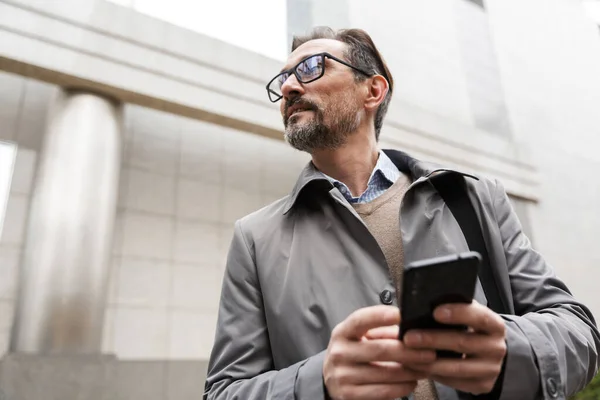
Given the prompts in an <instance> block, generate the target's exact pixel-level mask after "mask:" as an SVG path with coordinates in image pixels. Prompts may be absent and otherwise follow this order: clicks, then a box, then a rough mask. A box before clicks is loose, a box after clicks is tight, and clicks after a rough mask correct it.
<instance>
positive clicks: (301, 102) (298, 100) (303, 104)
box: [284, 97, 318, 121]
mask: <svg viewBox="0 0 600 400" xmlns="http://www.w3.org/2000/svg"><path fill="white" fill-rule="evenodd" d="M296 105H297V106H300V107H302V108H306V109H308V110H318V106H317V105H316V104H315V103H313V102H312V101H310V100H306V99H303V98H301V97H298V98H296V99H292V100H290V101H288V102H287V103H286V104H285V109H284V115H285V119H286V121H287V119H288V118H289V114H288V112H289V111H288V110H289V108H290V107H292V106H296Z"/></svg>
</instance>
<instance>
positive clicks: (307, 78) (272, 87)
mask: <svg viewBox="0 0 600 400" xmlns="http://www.w3.org/2000/svg"><path fill="white" fill-rule="evenodd" d="M325 58H330V59H332V60H334V61H337V62H339V63H340V64H344V65H345V66H347V67H350V68H352V69H353V70H355V71H358V72H360V73H361V74H363V75H366V76H373V74H371V73H368V72H366V71H364V70H362V69H360V68H357V67H355V66H353V65H350V64H348V63H347V62H346V61H343V60H340V59H339V58H337V57H334V56H332V55H331V54H329V53H319V54H314V55H312V56H309V57H306V58H305V59H303V60H302V61H300V62H299V63H298V64H296V66H295V67H293V68H290V69H288V70H287V71H282V72H281V73H280V74H279V75H277V76H276V77H275V78H273V79H271V81H270V82H269V84H268V85H267V94H268V95H269V100H271V101H272V102H273V103H276V102H278V101H279V100H281V98H282V97H283V94H282V92H281V86H283V84H284V82H285V81H286V80H287V79H288V78H289V77H290V75H291V74H294V75H295V76H296V79H298V82H301V83H310V82H313V81H316V80H317V79H319V78H320V77H322V76H323V74H325Z"/></svg>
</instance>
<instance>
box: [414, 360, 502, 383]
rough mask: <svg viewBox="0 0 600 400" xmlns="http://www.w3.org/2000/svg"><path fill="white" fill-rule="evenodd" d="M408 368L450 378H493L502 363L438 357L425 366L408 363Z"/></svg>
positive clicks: (498, 371)
mask: <svg viewBox="0 0 600 400" xmlns="http://www.w3.org/2000/svg"><path fill="white" fill-rule="evenodd" d="M408 368H410V369H414V370H415V371H421V372H424V371H427V372H428V373H429V374H430V375H437V376H441V377H445V378H452V379H492V378H494V379H495V378H496V377H497V376H498V374H499V373H500V369H501V368H502V365H501V364H498V363H495V362H490V361H488V360H484V359H478V358H473V359H468V358H467V359H438V360H436V361H435V362H433V363H431V364H427V365H426V366H421V365H410V366H408Z"/></svg>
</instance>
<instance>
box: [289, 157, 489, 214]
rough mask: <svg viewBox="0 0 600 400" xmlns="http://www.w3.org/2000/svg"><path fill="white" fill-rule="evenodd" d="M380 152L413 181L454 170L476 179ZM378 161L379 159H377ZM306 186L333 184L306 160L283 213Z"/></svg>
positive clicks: (321, 187)
mask: <svg viewBox="0 0 600 400" xmlns="http://www.w3.org/2000/svg"><path fill="white" fill-rule="evenodd" d="M381 154H385V155H386V156H387V158H388V159H389V160H390V161H392V163H393V164H394V165H395V166H396V167H397V169H398V170H400V171H401V172H403V173H406V174H408V175H409V176H410V177H411V180H412V181H413V182H415V181H417V180H418V179H421V178H423V177H428V176H430V175H431V174H433V173H435V172H439V171H447V172H454V173H458V174H461V175H464V176H468V177H471V178H473V179H478V178H477V177H475V176H473V175H470V174H467V173H464V172H461V171H459V170H456V169H448V168H442V167H440V166H438V165H436V164H431V163H427V162H423V161H419V160H417V159H415V158H412V157H411V156H409V155H408V154H406V153H404V152H402V151H398V150H383V151H381ZM378 161H379V160H378ZM308 187H311V188H312V189H314V190H327V191H330V190H331V189H333V188H334V186H333V184H332V183H331V182H330V181H329V180H327V178H325V176H324V175H323V174H322V173H321V172H319V171H318V170H317V169H316V168H315V166H314V164H313V163H312V162H308V163H307V165H306V166H305V167H304V169H303V170H302V172H301V173H300V176H299V177H298V180H297V181H296V185H294V188H293V189H292V192H291V193H290V195H289V196H288V198H287V200H286V202H285V205H284V207H283V213H284V214H287V213H288V212H289V211H290V209H291V208H292V207H293V206H294V204H296V201H297V200H298V197H299V196H300V195H301V193H302V192H304V191H305V190H306V189H307V188H308Z"/></svg>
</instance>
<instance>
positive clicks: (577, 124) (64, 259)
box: [0, 0, 600, 399]
mask: <svg viewBox="0 0 600 400" xmlns="http://www.w3.org/2000/svg"><path fill="white" fill-rule="evenodd" d="M118 3H120V4H116V3H113V2H108V1H102V0H86V1H79V0H61V1H54V2H47V1H44V0H19V1H15V0H0V71H1V72H0V157H2V159H1V160H0V168H1V169H2V170H0V229H1V234H2V236H1V237H0V355H4V356H5V357H9V356H10V355H11V354H14V353H19V352H24V353H28V354H54V353H56V354H66V355H69V354H87V355H89V354H110V355H115V356H116V357H117V359H118V360H120V362H123V363H126V362H128V361H131V362H137V364H135V366H131V364H130V368H131V369H129V370H127V371H128V373H129V374H130V375H131V376H136V374H141V373H143V374H145V375H144V376H154V377H155V379H151V380H150V381H152V382H155V383H154V384H156V385H161V386H160V388H161V389H156V388H151V389H150V388H148V387H142V388H140V387H137V388H129V389H128V390H132V391H134V390H141V391H142V392H136V393H137V394H136V395H135V396H134V395H132V398H140V397H139V396H145V397H144V398H161V399H162V398H169V399H175V398H187V397H186V396H188V397H190V398H192V397H193V396H194V394H196V395H197V393H198V387H199V386H201V385H199V383H198V379H197V376H198V374H202V373H203V372H202V371H201V370H202V368H203V366H204V363H203V361H204V362H205V361H206V360H207V358H208V356H209V353H210V349H211V346H212V342H213V338H214V334H215V331H214V328H215V323H216V315H217V309H218V300H219V292H220V285H221V283H220V282H221V278H222V274H223V269H224V266H225V257H226V254H227V249H228V246H229V241H230V239H231V235H232V228H233V223H234V221H235V220H236V219H238V218H240V217H242V216H244V215H245V214H248V213H250V212H252V211H253V210H256V209H258V208H260V207H262V206H264V205H266V204H269V203H270V202H272V201H274V200H276V199H278V198H280V197H282V196H285V195H286V194H287V193H288V192H289V190H290V189H291V187H292V186H293V184H294V182H295V179H296V176H297V174H298V173H299V171H300V169H301V168H302V167H303V166H304V164H305V163H306V162H307V160H308V156H307V155H306V154H302V153H299V152H297V151H295V150H292V149H290V148H289V147H288V146H287V145H286V144H285V143H284V142H283V141H282V140H281V138H282V123H281V117H280V116H279V112H278V108H277V106H276V105H273V104H271V103H270V102H269V100H268V99H267V96H266V92H265V90H264V85H265V84H266V82H268V80H269V79H270V78H271V77H272V76H273V75H275V74H276V73H277V71H279V69H280V68H281V66H282V65H283V62H284V61H283V58H284V57H285V52H283V56H282V57H281V58H279V59H275V58H271V57H268V56H265V55H263V54H259V53H257V52H256V51H250V50H248V49H245V48H242V47H238V46H235V45H232V44H229V43H227V42H224V41H221V40H219V39H216V38H212V37H210V36H207V35H205V34H200V33H197V32H194V31H192V30H190V29H186V28H183V27H181V26H177V24H176V23H177V21H176V18H175V19H173V20H170V21H169V22H166V21H163V20H161V19H160V18H157V17H159V16H160V15H154V16H149V15H147V13H144V12H140V10H138V9H136V5H135V1H130V2H127V1H119V2H118ZM138 5H139V4H138ZM183 6H184V3H181V7H183ZM282 10H283V12H282V11H281V10H280V11H278V14H276V15H275V16H279V17H280V18H283V19H284V20H285V21H286V23H285V24H279V25H278V27H279V28H278V29H276V30H274V32H273V35H275V34H277V35H284V36H285V37H286V38H287V40H288V42H289V40H291V35H292V34H295V33H303V31H306V30H307V29H309V28H310V27H312V26H315V25H330V26H332V27H334V28H342V27H359V28H363V29H365V30H367V31H368V32H369V33H370V34H371V35H372V37H373V39H374V41H375V43H376V44H377V45H378V47H379V49H380V51H381V52H382V54H383V55H384V57H385V58H386V61H387V63H388V64H389V66H390V69H391V71H392V73H393V75H394V78H395V82H396V86H395V87H396V90H395V93H394V98H393V100H392V103H391V105H390V111H389V113H388V116H387V119H386V123H385V125H384V128H383V130H382V135H381V146H382V147H390V148H397V149H402V150H404V151H407V152H408V153H410V154H412V155H414V156H416V157H419V158H423V159H427V160H431V161H435V162H440V163H443V164H446V165H449V166H456V167H460V168H462V169H465V170H470V171H473V172H475V173H478V174H481V175H485V176H488V177H491V178H495V179H499V180H501V181H502V182H503V183H504V185H505V186H506V188H507V190H508V192H509V194H510V195H511V198H512V199H513V204H514V206H515V209H516V211H517V213H518V214H519V216H520V218H521V220H522V223H523V226H524V229H525V231H526V232H527V233H528V235H529V236H530V237H531V239H532V241H533V243H534V247H535V248H536V249H538V250H539V251H540V252H541V253H542V254H543V255H544V256H545V257H546V259H547V260H548V261H549V262H550V263H551V264H552V265H553V266H554V267H555V268H556V271H557V273H558V274H559V275H560V276H561V277H562V278H563V279H564V280H565V281H566V282H567V284H568V285H569V287H570V288H571V289H572V291H573V292H574V293H575V295H576V296H577V297H578V298H580V299H581V300H583V301H584V302H585V303H586V304H588V305H589V306H590V307H591V309H592V311H593V312H595V313H600V298H598V296H596V295H595V292H596V290H597V289H596V286H597V285H596V282H597V280H598V279H600V269H598V265H599V264H600V255H598V254H597V253H596V252H595V251H594V249H595V242H596V240H597V239H596V238H598V237H600V212H599V211H598V205H599V204H600V184H599V183H598V182H597V178H596V169H597V168H599V167H600V153H599V152H598V148H600V146H599V145H600V124H599V123H598V122H599V119H598V117H597V111H596V108H597V107H596V105H597V104H600V74H598V71H600V34H599V30H598V27H597V25H596V24H595V23H594V22H593V21H592V20H591V19H589V18H588V17H587V16H586V14H585V12H584V8H583V7H582V5H581V3H580V2H578V1H575V0H555V1H550V2H549V1H546V0H544V1H542V0H526V1H524V0H487V1H474V0H473V1H471V0H452V1H448V0H419V1H417V0H406V1H393V0H378V1H375V2H364V1H359V0H335V1H331V2H321V1H316V0H288V1H287V3H286V7H284V8H282ZM263 19H265V18H263ZM226 21H227V20H224V21H223V23H226ZM259 21H260V22H261V23H263V24H266V23H268V20H259ZM282 26H283V27H284V28H281V27H282ZM188 28H189V27H188ZM233 28H234V27H232V29H233ZM288 44H289V43H288ZM277 54H279V53H277ZM104 242H106V243H104ZM52 249H55V250H54V251H53V250H52ZM82 288H83V289H82ZM84 289H85V290H84ZM81 304H83V305H81ZM77 305H80V309H78V308H77ZM73 310H79V311H78V312H72V311H73ZM86 318H87V319H86ZM82 319H83V320H86V321H87V322H86V323H85V324H84V326H85V327H87V328H86V329H87V330H86V329H83V330H82V331H81V332H78V331H73V330H72V329H71V330H69V329H65V328H64V326H72V324H74V323H75V322H76V321H82ZM32 321H34V322H32ZM35 321H37V322H35ZM52 321H55V322H54V323H53V322H52ZM56 321H58V322H56ZM61 321H62V322H64V323H63V324H62V325H61ZM74 321H75V322H74ZM70 324H71V325H70ZM32 332H33V333H32ZM90 332H92V333H90ZM93 332H96V334H95V335H94V334H93ZM127 368H129V367H127ZM136 368H141V369H136ZM169 368H171V369H169ZM170 371H177V373H176V374H174V373H172V372H170ZM186 371H187V372H186ZM153 374H154V375H153ZM125 375H127V374H125ZM175 375H176V377H174V376H175ZM127 376H129V375H127ZM173 379H179V381H173ZM0 380H1V377H0ZM184 380H185V382H184ZM169 382H170V384H169ZM174 382H177V383H174ZM169 385H170V386H169ZM144 390H146V391H147V392H143V391H144ZM140 393H141V394H140ZM136 396H137V397H136ZM148 396H150V397H148ZM152 396H155V397H152Z"/></svg>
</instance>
